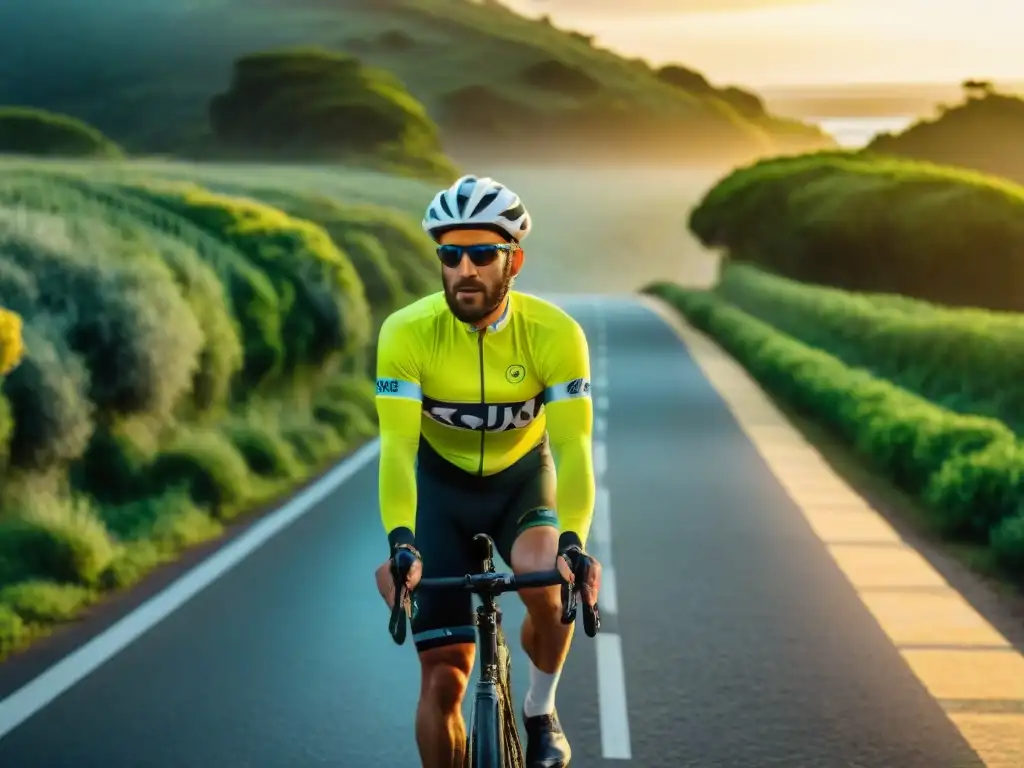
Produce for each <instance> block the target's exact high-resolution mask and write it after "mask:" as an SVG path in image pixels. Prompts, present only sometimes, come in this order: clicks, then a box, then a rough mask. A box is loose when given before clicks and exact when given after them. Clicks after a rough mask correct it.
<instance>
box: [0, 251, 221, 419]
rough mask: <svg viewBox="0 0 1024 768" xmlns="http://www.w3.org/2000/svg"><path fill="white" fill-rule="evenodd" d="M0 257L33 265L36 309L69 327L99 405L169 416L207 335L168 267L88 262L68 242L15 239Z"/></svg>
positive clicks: (67, 336)
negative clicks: (58, 245)
mask: <svg viewBox="0 0 1024 768" xmlns="http://www.w3.org/2000/svg"><path fill="white" fill-rule="evenodd" d="M0 258H2V259H4V260H5V261H7V262H9V263H11V264H14V265H16V266H18V267H21V268H22V269H25V270H29V271H30V272H31V274H32V277H33V278H34V280H35V284H36V291H37V299H36V302H37V304H36V310H37V311H40V312H46V313H49V314H51V315H53V316H55V317H59V318H61V320H62V321H63V322H64V323H65V324H66V328H65V330H64V337H65V339H66V341H67V343H68V346H69V347H70V348H71V349H72V350H74V351H75V352H77V353H79V354H80V355H81V356H82V359H83V360H84V361H85V363H86V365H87V367H88V368H89V371H90V379H89V384H90V385H89V395H90V397H91V399H92V400H93V401H94V402H95V403H96V405H97V407H98V408H99V409H101V410H104V411H112V412H116V413H122V414H128V413H138V412H152V413H168V412H169V411H170V410H171V408H172V407H173V406H174V404H175V403H176V402H177V400H178V399H179V398H180V397H181V395H182V394H183V393H185V392H187V391H188V389H189V387H190V385H191V382H192V377H193V374H194V371H195V369H196V366H197V356H198V353H199V350H200V348H201V346H202V332H201V331H200V329H199V326H198V324H197V322H196V319H195V317H194V316H193V315H192V313H191V312H190V310H189V308H188V305H187V304H185V302H184V300H183V299H182V297H181V294H180V293H179V292H178V290H177V288H176V286H175V285H174V283H173V281H172V278H171V275H170V273H169V272H168V271H167V269H166V268H165V267H163V265H159V266H158V265H157V263H155V262H147V261H143V260H135V261H132V262H129V263H123V264H104V263H102V261H100V260H96V261H93V262H92V263H90V260H89V258H88V257H86V256H82V255H80V254H76V253H73V252H71V250H70V247H69V248H68V250H64V251H62V250H57V249H55V248H50V247H46V246H44V245H42V244H40V243H38V242H32V241H29V240H26V239H21V238H17V237H8V238H7V240H6V242H3V243H2V244H0ZM30 321H31V318H30Z"/></svg>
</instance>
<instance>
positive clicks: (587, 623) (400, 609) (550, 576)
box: [388, 549, 601, 645]
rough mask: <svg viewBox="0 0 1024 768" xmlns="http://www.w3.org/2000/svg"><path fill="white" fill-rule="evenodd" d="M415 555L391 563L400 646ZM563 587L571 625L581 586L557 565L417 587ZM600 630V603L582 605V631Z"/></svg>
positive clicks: (393, 627)
mask: <svg viewBox="0 0 1024 768" xmlns="http://www.w3.org/2000/svg"><path fill="white" fill-rule="evenodd" d="M415 562H416V556H415V555H414V554H413V553H412V552H409V551H408V550H405V549H400V550H398V551H397V552H396V553H395V558H394V563H393V565H392V574H391V575H392V576H393V577H394V580H395V585H396V587H395V603H394V605H393V606H392V608H391V621H390V622H389V624H388V629H389V630H390V632H391V638H392V639H393V640H394V641H395V643H397V644H398V645H402V644H403V643H404V642H405V637H406V630H407V624H406V617H407V615H408V613H407V611H406V610H405V604H406V602H407V601H408V600H409V599H410V598H411V597H412V595H411V594H410V592H409V590H408V589H407V588H406V586H405V581H406V578H407V577H408V575H409V570H410V569H411V568H412V566H413V563H415ZM555 585H561V587H562V623H563V624H572V623H573V622H574V621H576V603H577V594H578V593H579V590H578V589H573V588H572V585H571V584H570V583H569V582H567V581H566V580H565V579H563V578H562V574H561V573H560V572H559V571H558V569H557V568H552V569H551V570H549V571H535V572H532V573H519V574H513V573H494V572H490V573H486V572H485V573H468V574H466V575H465V576H451V577H445V578H435V579H420V582H419V584H418V585H417V587H416V588H417V589H423V588H426V589H465V590H469V591H470V592H472V593H474V594H477V595H489V596H491V597H496V596H498V595H500V594H502V593H504V592H515V591H518V590H520V589H533V588H536V587H553V586H555ZM600 629H601V614H600V612H599V611H598V608H597V605H593V606H591V605H587V604H586V603H584V604H583V631H584V632H586V633H587V637H593V636H594V635H596V634H597V633H598V631H599V630H600Z"/></svg>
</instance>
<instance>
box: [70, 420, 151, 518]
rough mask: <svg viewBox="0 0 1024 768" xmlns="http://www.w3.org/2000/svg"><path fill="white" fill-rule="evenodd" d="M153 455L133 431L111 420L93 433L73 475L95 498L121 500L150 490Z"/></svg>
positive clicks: (78, 486)
mask: <svg viewBox="0 0 1024 768" xmlns="http://www.w3.org/2000/svg"><path fill="white" fill-rule="evenodd" d="M151 458H152V456H151V452H150V451H149V450H148V449H147V447H146V446H145V445H143V444H141V443H140V442H139V441H138V440H137V439H136V438H135V436H134V435H133V434H132V433H131V432H128V431H125V430H122V429H118V427H117V426H116V425H109V424H108V425H104V426H102V427H100V428H98V429H97V430H96V431H95V432H94V433H93V435H92V438H91V439H90V440H89V444H88V446H87V447H86V449H85V452H84V454H83V455H82V457H81V458H80V459H78V460H77V461H75V462H74V463H73V464H72V465H71V467H70V472H69V477H70V479H71V483H72V485H73V487H74V488H76V489H78V490H80V491H83V492H85V493H88V494H89V495H90V496H92V497H93V498H95V499H97V500H99V501H101V502H104V503H121V502H124V501H127V500H129V499H134V498H137V497H138V496H139V495H141V494H143V493H145V492H146V491H147V490H148V489H147V488H146V483H147V481H148V476H147V470H148V466H149V461H150V459H151ZM115 533H117V531H115ZM119 535H120V534H119Z"/></svg>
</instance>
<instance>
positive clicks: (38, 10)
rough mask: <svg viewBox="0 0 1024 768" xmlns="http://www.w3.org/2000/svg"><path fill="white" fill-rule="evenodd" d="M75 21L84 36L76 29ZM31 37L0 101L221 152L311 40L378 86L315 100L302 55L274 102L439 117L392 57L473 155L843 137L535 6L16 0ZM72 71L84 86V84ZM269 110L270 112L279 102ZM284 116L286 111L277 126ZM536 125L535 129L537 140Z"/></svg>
mask: <svg viewBox="0 0 1024 768" xmlns="http://www.w3.org/2000/svg"><path fill="white" fill-rule="evenodd" d="M22 5H23V4H22ZM65 32H66V33H67V34H68V35H70V34H73V35H74V39H75V40H76V45H74V46H68V45H65V44H64V41H65V40H66V39H67V37H66V35H65V34H64V33H65ZM16 45H21V46H24V45H29V46H31V48H32V50H33V53H34V55H33V57H32V62H33V64H32V66H31V68H30V67H29V66H28V65H27V64H22V63H21V61H20V60H19V59H17V58H11V59H10V60H8V61H6V62H4V64H2V65H0V73H3V74H4V75H5V77H3V78H0V104H2V103H10V104H27V105H32V106H36V107H41V108H45V109H50V110H53V111H55V112H60V113H63V114H69V115H74V116H76V117H77V118H79V119H82V120H85V121H88V122H89V123H90V124H92V125H94V126H96V127H97V128H98V129H99V130H101V131H103V132H104V133H105V134H107V135H109V136H110V137H111V138H112V139H113V140H114V141H116V142H117V143H118V144H120V145H121V146H123V147H124V148H125V151H127V152H129V153H131V154H133V155H142V154H154V153H159V154H171V155H175V156H178V157H190V158H207V159H209V158H216V157H224V156H237V155H236V154H235V153H234V150H237V149H238V148H240V147H242V146H247V147H253V144H254V142H256V137H257V136H258V135H259V133H258V132H255V131H250V132H249V133H248V134H247V135H246V134H245V132H244V130H243V133H242V135H239V134H238V132H237V131H234V132H232V129H231V127H230V126H231V124H232V120H231V118H230V115H231V114H234V115H236V116H241V115H245V114H248V113H247V112H246V110H248V109H250V108H252V105H250V104H244V103H243V100H240V99H241V96H240V95H239V94H241V93H243V92H246V91H245V89H246V88H247V87H249V86H250V85H251V83H252V82H253V81H251V80H250V79H248V78H249V77H250V76H251V74H252V59H251V58H250V57H252V56H253V55H254V54H258V53H261V52H277V51H281V50H294V49H295V47H296V46H300V47H306V46H316V47H318V48H320V49H325V50H328V51H330V52H332V53H333V54H341V55H345V56H349V57H354V58H356V59H358V61H359V62H360V63H361V66H362V67H365V69H360V70H359V71H361V72H364V73H365V75H364V76H363V80H364V82H370V83H372V84H373V87H372V88H370V89H369V90H367V91H365V95H364V96H362V97H355V96H349V95H348V94H346V95H345V96H344V97H343V98H341V99H340V100H339V99H328V98H327V97H326V95H325V92H324V91H323V90H322V88H321V89H320V90H316V89H315V88H314V91H313V93H314V94H316V95H314V96H311V97H310V99H309V104H308V105H307V103H306V101H305V99H306V94H305V92H304V90H303V87H301V86H300V85H299V82H300V81H301V80H302V78H303V77H307V76H308V75H309V74H310V72H309V71H306V72H304V73H303V72H301V71H300V69H299V68H297V67H291V68H290V70H289V71H288V72H287V75H286V76H284V77H282V78H281V79H280V80H277V81H275V83H274V89H275V93H276V94H279V95H276V96H275V97H274V98H273V99H272V101H274V102H275V103H277V104H283V103H290V104H294V105H296V106H297V109H296V113H295V116H294V118H293V119H298V118H299V117H300V116H302V115H309V116H312V115H313V114H314V113H319V112H323V110H325V109H327V110H329V112H331V113H333V114H338V113H339V111H343V112H345V113H346V114H350V115H351V114H352V111H351V110H352V109H354V108H356V107H357V106H358V107H359V108H360V109H363V108H365V109H366V110H368V111H366V112H364V113H363V114H365V115H366V119H365V121H364V122H365V125H366V127H367V129H368V128H369V126H370V125H378V123H380V124H382V125H383V126H384V128H383V130H384V133H385V134H387V135H390V136H394V132H395V129H394V126H393V123H392V122H391V120H390V119H389V115H390V116H391V117H392V118H393V116H394V115H395V114H398V113H404V114H402V116H401V119H402V121H404V124H405V125H407V126H412V125H413V124H414V123H417V122H418V123H419V124H420V125H421V128H422V122H421V121H418V119H413V118H414V116H413V115H412V114H411V113H409V112H408V110H403V109H402V107H401V103H403V102H402V100H398V99H395V98H393V96H394V94H393V93H385V92H390V91H394V90H396V89H395V87H394V83H393V82H390V81H388V82H387V83H385V81H386V80H388V78H384V77H383V76H382V75H380V74H379V73H380V70H386V71H388V72H390V73H393V76H394V78H397V80H398V81H400V82H401V84H402V85H403V86H404V88H407V89H408V92H409V93H410V94H411V96H412V97H413V98H414V99H415V100H416V101H418V102H420V103H422V104H423V107H424V109H425V110H426V114H427V115H429V116H430V118H431V120H432V121H433V122H435V123H437V124H438V125H439V127H440V136H441V138H442V140H443V141H444V144H445V146H446V147H447V148H448V149H449V150H451V149H452V148H458V150H459V152H460V153H465V152H469V151H472V150H474V149H481V150H486V151H487V152H488V153H489V154H490V155H491V156H494V155H500V154H504V155H505V156H508V157H516V158H519V157H522V153H523V152H526V151H528V152H529V155H530V156H533V157H537V156H543V155H545V153H547V152H557V153H558V156H560V157H566V156H567V157H575V158H581V157H585V158H587V159H588V160H590V161H597V162H603V161H605V160H608V161H611V160H615V159H618V160H619V161H621V160H623V159H629V158H635V157H647V158H652V157H656V158H658V159H659V160H662V161H664V160H668V159H677V160H690V161H695V160H700V161H701V162H721V161H722V160H736V159H750V158H752V157H755V156H763V155H766V154H772V153H776V152H783V151H785V152H789V151H805V150H809V149H814V148H823V147H830V146H833V142H832V140H831V139H830V138H829V137H828V136H827V135H825V134H824V133H822V132H821V131H820V130H819V129H818V128H816V127H813V126H810V125H806V124H804V123H800V122H797V121H794V120H789V119H785V118H780V117H777V116H774V115H771V114H769V113H768V112H767V111H766V110H765V109H764V107H763V104H762V103H761V101H760V99H759V98H758V97H757V96H756V95H755V94H751V93H748V92H746V91H743V90H742V89H739V88H736V87H725V88H718V87H715V86H712V85H710V84H709V83H708V82H707V80H706V79H704V78H703V77H702V76H700V75H699V74H698V73H693V76H691V77H689V78H680V77H679V76H678V75H679V73H680V72H683V71H685V72H690V70H684V68H682V67H676V68H675V70H673V69H671V68H669V69H661V70H658V69H655V68H652V67H651V66H650V65H649V64H647V63H646V62H644V61H642V60H627V59H625V58H623V57H621V56H618V55H616V54H615V53H613V52H611V51H609V50H605V49H602V48H600V47H598V46H597V45H595V43H594V42H593V40H592V39H590V38H589V37H588V36H586V35H582V34H579V33H575V32H572V31H569V30H562V29H559V28H557V27H555V26H554V25H553V24H551V22H550V21H549V20H544V19H539V20H536V19H527V18H524V17H522V16H519V15H517V14H516V13H514V12H513V11H511V10H510V9H508V8H506V7H505V6H503V5H501V4H500V3H478V2H472V1H471V0H386V1H385V0H380V1H379V2H364V1H363V0H359V1H358V2H344V3H324V2H322V0H299V1H298V2H294V1H293V0H287V2H286V1H285V0H268V1H267V2H261V3H258V4H255V5H254V4H253V3H247V2H242V0H220V1H219V2H215V3H159V2H156V0H139V2H138V3H135V4H133V6H132V7H131V8H126V7H125V6H124V4H123V3H121V2H114V0H96V2H93V3H90V4H88V6H86V5H82V6H80V7H79V6H78V5H74V4H73V5H72V6H68V5H67V4H66V3H59V2H58V0H37V1H36V2H34V3H32V4H31V7H25V8H23V7H20V6H19V7H18V8H17V9H15V8H14V6H11V7H10V8H8V7H6V6H3V7H0V49H4V50H8V49H10V50H13V49H15V47H16ZM239 61H242V62H248V63H246V64H245V65H244V71H243V72H242V73H241V74H242V75H244V76H243V77H242V78H241V79H239V77H238V74H239V70H238V69H237V68H236V70H235V73H236V76H235V80H234V82H233V83H232V82H230V81H231V79H232V67H233V65H234V63H235V62H239ZM279 63H280V62H278V64H279ZM274 66H275V67H276V68H277V71H278V72H279V73H281V74H284V70H282V69H281V68H280V67H279V66H278V65H277V64H275V65H274ZM342 69H343V68H336V69H335V75H334V76H335V77H337V76H339V72H340V71H341V70H342ZM321 71H322V70H321ZM347 71H349V72H350V73H351V72H352V70H347ZM673 72H675V76H673ZM346 77H350V75H343V76H342V77H341V79H342V80H345V78H346ZM72 81H73V82H74V83H75V87H73V88H72V87H69V86H68V85H67V84H68V83H69V82H72ZM345 82H347V83H351V78H350V79H349V80H346V81H345ZM247 84H248V85H247ZM311 87H312V86H311ZM346 87H347V86H346ZM222 94H228V97H226V98H222V99H221V100H220V101H219V102H217V103H219V105H220V106H219V108H215V112H217V113H218V114H219V115H220V117H222V118H224V119H223V120H220V119H218V120H215V123H216V124H217V125H218V126H219V128H217V127H214V125H211V121H210V119H209V112H210V104H211V101H212V100H215V98H216V97H217V96H218V95H222ZM231 94H234V97H232V96H231ZM382 99H383V100H382ZM261 109H262V107H261ZM261 114H262V113H261ZM356 122H358V121H356ZM257 124H259V125H261V126H264V127H267V128H268V129H269V128H270V126H271V124H270V123H268V122H267V121H266V119H264V118H263V117H260V119H259V120H258V123H257ZM235 125H239V123H237V122H236V123H235ZM282 125H287V121H284V122H283V123H278V124H277V127H275V128H273V130H271V131H270V133H271V135H273V134H275V133H279V132H280V127H281V126H282ZM334 125H335V127H336V128H337V131H338V133H339V135H345V136H350V135H351V133H352V131H353V130H355V125H354V124H353V122H352V121H343V122H342V123H341V124H337V123H335V124H334ZM524 126H529V127H530V130H529V131H527V132H526V133H528V134H529V136H528V138H529V141H528V142H527V141H526V139H525V138H524V137H523V133H524V131H523V130H522V129H523V128H524ZM317 130H318V129H315V128H310V131H312V132H313V135H308V136H306V135H304V136H303V139H304V141H305V140H306V139H308V140H309V145H310V146H312V147H316V148H318V149H319V150H324V149H325V148H328V147H332V146H333V143H332V141H330V140H329V137H327V136H325V135H318V134H317V133H316V131H317ZM225 131H227V134H229V135H230V137H231V139H230V141H228V142H227V143H225V142H224V141H223V139H224V138H225V135H226V134H225ZM414 135H415V136H419V139H416V140H423V141H426V142H427V143H431V142H432V141H433V139H431V138H430V137H429V136H428V135H427V134H425V133H423V131H422V130H419V131H418V132H415V133H408V132H407V133H406V134H405V137H404V138H403V139H402V140H401V142H400V143H407V142H409V141H413V140H414V139H413V136H414ZM612 140H614V144H613V145H611V146H609V144H608V142H610V141H612ZM256 143H257V144H258V143H259V142H256ZM309 148H310V147H309V146H307V145H306V144H303V146H302V147H301V149H302V150H303V151H306V150H308V149H309ZM293 149H295V147H293ZM318 156H319V157H323V156H324V155H323V154H322V153H321V154H318ZM331 156H334V155H333V154H332V155H331Z"/></svg>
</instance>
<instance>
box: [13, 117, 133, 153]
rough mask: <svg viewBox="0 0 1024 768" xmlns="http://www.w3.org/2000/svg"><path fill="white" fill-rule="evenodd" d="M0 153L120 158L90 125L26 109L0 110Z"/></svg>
mask: <svg viewBox="0 0 1024 768" xmlns="http://www.w3.org/2000/svg"><path fill="white" fill-rule="evenodd" d="M0 153H9V154H16V155H51V156H65V157H105V158H117V157H121V156H122V153H121V150H120V148H119V147H118V146H117V145H116V144H114V142H112V141H111V140H110V139H108V138H107V137H106V136H104V135H103V134H102V133H100V132H99V131H97V130H96V129H95V128H93V127H92V126H91V125H87V124H86V123H83V122H82V121H81V120H77V119H75V118H73V117H69V116H68V115H59V114H56V113H54V112H47V111H44V110H42V109H30V108H27V107H3V108H0Z"/></svg>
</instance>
